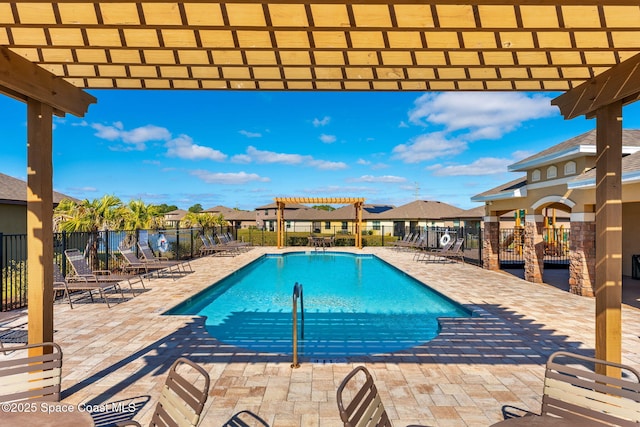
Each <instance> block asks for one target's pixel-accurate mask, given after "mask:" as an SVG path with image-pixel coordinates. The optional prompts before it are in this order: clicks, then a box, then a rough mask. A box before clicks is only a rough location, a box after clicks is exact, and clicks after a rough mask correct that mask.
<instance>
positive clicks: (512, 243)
mask: <svg viewBox="0 0 640 427" xmlns="http://www.w3.org/2000/svg"><path fill="white" fill-rule="evenodd" d="M569 235H570V233H569V230H568V229H564V228H562V227H549V228H545V229H544V231H543V234H542V240H543V242H544V264H545V266H546V267H548V268H554V267H559V268H566V267H568V265H569ZM499 245H500V255H499V257H500V266H501V267H502V268H520V267H523V266H524V229H523V228H501V229H500V242H499Z"/></svg>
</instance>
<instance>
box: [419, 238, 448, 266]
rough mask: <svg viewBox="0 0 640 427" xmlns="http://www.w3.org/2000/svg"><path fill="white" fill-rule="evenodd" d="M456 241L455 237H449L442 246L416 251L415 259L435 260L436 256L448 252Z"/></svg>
mask: <svg viewBox="0 0 640 427" xmlns="http://www.w3.org/2000/svg"><path fill="white" fill-rule="evenodd" d="M455 242H456V241H455V240H453V239H449V241H448V242H446V243H445V244H444V245H442V247H441V248H432V249H426V248H425V249H423V250H422V252H416V253H415V254H414V256H413V260H414V261H427V260H433V259H434V256H436V255H438V254H441V253H444V252H448V251H449V250H451V247H452V246H453V245H454V243H455Z"/></svg>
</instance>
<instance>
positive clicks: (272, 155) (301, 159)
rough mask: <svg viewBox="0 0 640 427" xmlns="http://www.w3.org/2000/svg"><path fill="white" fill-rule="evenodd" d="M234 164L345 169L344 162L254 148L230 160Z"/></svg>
mask: <svg viewBox="0 0 640 427" xmlns="http://www.w3.org/2000/svg"><path fill="white" fill-rule="evenodd" d="M231 160H232V161H234V162H236V163H250V162H256V163H267V164H270V163H282V164H286V165H306V166H311V167H314V168H317V169H322V170H337V169H346V168H347V165H346V163H344V162H332V161H328V160H320V159H314V158H313V157H312V156H309V155H302V154H288V153H276V152H273V151H265V150H258V149H257V148H256V147H254V146H249V147H247V153H246V154H238V155H236V156H233V158H232V159H231Z"/></svg>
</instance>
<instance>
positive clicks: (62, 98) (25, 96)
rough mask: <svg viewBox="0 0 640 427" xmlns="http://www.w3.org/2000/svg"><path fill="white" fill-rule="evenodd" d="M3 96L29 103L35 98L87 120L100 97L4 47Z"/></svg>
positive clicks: (0, 61)
mask: <svg viewBox="0 0 640 427" xmlns="http://www.w3.org/2000/svg"><path fill="white" fill-rule="evenodd" d="M0 93H3V94H5V95H8V96H10V97H12V98H15V99H18V100H20V101H23V102H27V100H29V99H33V100H36V101H39V102H42V103H43V104H46V105H49V106H51V107H52V108H53V109H54V112H55V114H57V115H61V116H64V115H65V114H66V113H70V114H73V115H74V116H78V117H84V115H85V114H86V112H87V111H88V109H89V105H90V104H95V103H96V98H95V97H93V96H91V95H89V94H88V93H86V92H85V91H83V90H81V89H78V88H77V87H75V86H73V85H72V84H71V83H69V82H67V81H65V80H63V79H62V78H60V77H57V76H55V75H54V74H52V73H50V72H49V71H47V70H45V69H43V68H40V67H38V66H37V65H35V64H33V63H32V62H30V61H28V60H26V59H25V58H23V57H22V56H20V55H18V54H16V53H14V52H12V51H10V50H9V49H7V48H6V47H3V46H0Z"/></svg>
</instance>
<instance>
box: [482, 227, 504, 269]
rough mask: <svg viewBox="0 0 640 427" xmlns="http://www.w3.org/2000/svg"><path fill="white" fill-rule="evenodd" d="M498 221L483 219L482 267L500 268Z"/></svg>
mask: <svg viewBox="0 0 640 427" xmlns="http://www.w3.org/2000/svg"><path fill="white" fill-rule="evenodd" d="M499 253H500V223H499V222H497V221H485V222H484V232H483V238H482V267H483V268H485V269H486V270H494V271H495V270H500V256H499Z"/></svg>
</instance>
